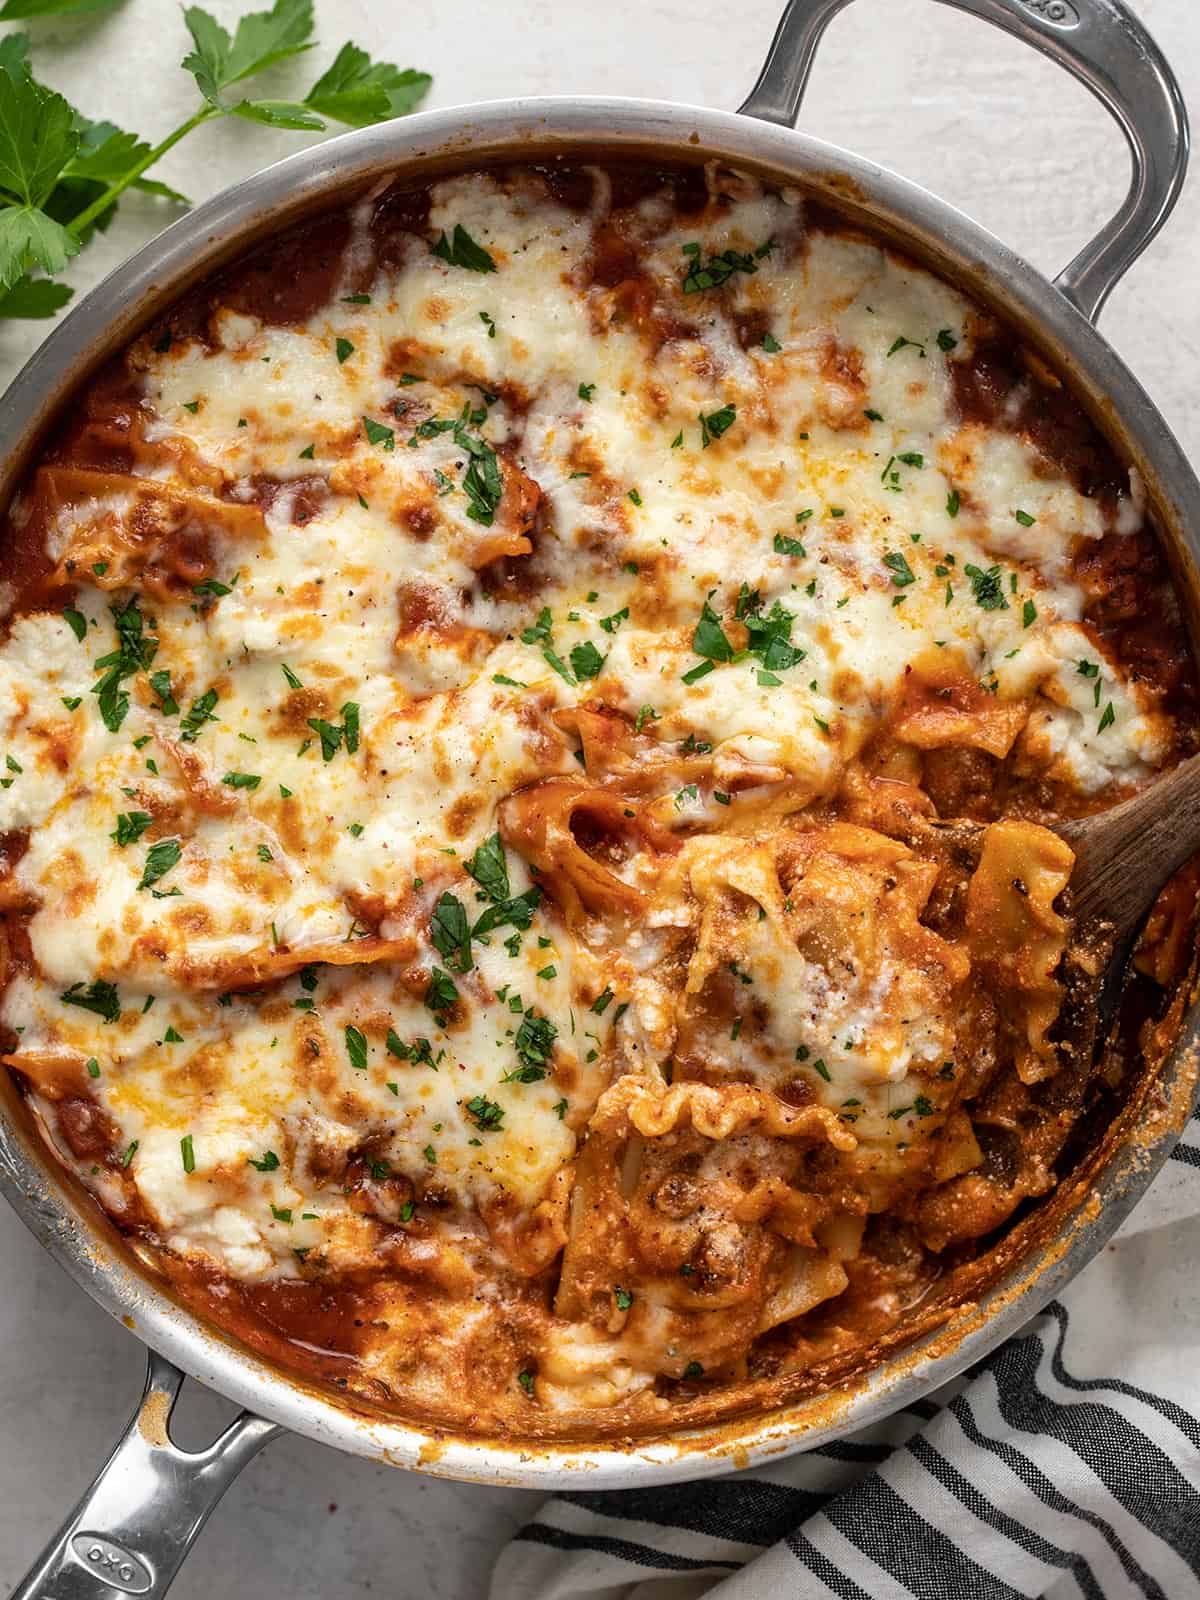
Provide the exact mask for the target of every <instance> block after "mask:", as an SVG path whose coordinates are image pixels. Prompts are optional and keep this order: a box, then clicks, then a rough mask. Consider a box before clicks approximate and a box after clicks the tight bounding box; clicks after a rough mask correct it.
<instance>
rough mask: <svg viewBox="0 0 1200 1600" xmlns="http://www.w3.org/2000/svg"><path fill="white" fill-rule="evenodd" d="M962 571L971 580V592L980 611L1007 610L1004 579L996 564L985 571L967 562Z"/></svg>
mask: <svg viewBox="0 0 1200 1600" xmlns="http://www.w3.org/2000/svg"><path fill="white" fill-rule="evenodd" d="M963 571H964V572H965V573H966V575H967V577H968V578H970V580H971V593H972V594H973V595H974V596H975V604H976V605H977V606H978V607H979V608H980V610H981V611H1007V610H1008V601H1007V600H1006V599H1005V598H1004V580H1003V578H1002V576H1001V573H1000V568H999V567H998V566H995V567H989V568H988V569H987V571H986V572H985V571H984V570H983V569H982V568H981V567H976V566H972V565H971V563H970V562H968V563H967V565H966V566H965V567H964V568H963ZM947 587H948V586H947Z"/></svg>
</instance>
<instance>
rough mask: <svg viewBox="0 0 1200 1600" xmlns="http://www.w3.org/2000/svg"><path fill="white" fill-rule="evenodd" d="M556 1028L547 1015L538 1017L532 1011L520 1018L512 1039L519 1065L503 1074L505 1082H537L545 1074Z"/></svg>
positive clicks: (555, 1035)
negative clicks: (515, 1034) (519, 1023)
mask: <svg viewBox="0 0 1200 1600" xmlns="http://www.w3.org/2000/svg"><path fill="white" fill-rule="evenodd" d="M557 1037H558V1029H557V1028H556V1027H555V1025H554V1024H553V1023H552V1022H551V1021H550V1018H549V1017H538V1016H535V1015H534V1014H533V1012H532V1011H529V1012H526V1014H525V1015H524V1016H523V1017H522V1018H521V1026H520V1027H519V1028H518V1029H517V1036H516V1038H515V1039H514V1041H513V1045H514V1048H515V1049H516V1052H517V1056H518V1058H519V1059H520V1062H521V1065H520V1066H519V1067H517V1068H515V1069H514V1070H513V1071H512V1072H506V1073H505V1075H504V1081H505V1083H509V1082H512V1083H537V1082H538V1081H539V1080H540V1079H542V1078H544V1077H545V1076H546V1065H547V1063H548V1062H549V1060H550V1058H551V1055H552V1054H553V1051H554V1041H555V1039H556V1038H557Z"/></svg>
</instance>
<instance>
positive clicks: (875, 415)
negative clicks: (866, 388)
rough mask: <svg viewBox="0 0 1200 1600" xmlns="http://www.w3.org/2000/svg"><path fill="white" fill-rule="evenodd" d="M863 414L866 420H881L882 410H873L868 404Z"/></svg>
mask: <svg viewBox="0 0 1200 1600" xmlns="http://www.w3.org/2000/svg"><path fill="white" fill-rule="evenodd" d="M863 416H864V417H866V419H867V421H868V422H882V421H883V412H882V411H875V410H873V409H872V408H871V407H870V406H868V407H867V409H866V410H865V411H864V412H863Z"/></svg>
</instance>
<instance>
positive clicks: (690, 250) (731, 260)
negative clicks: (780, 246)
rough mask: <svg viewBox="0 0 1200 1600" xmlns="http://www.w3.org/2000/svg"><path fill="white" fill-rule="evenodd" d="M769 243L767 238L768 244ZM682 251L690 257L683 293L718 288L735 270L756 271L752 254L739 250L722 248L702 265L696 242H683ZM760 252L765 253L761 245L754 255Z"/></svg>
mask: <svg viewBox="0 0 1200 1600" xmlns="http://www.w3.org/2000/svg"><path fill="white" fill-rule="evenodd" d="M769 244H770V241H769V240H768V246H769ZM683 253H684V255H686V256H690V257H691V258H692V259H691V263H690V265H689V266H688V269H687V272H686V273H685V274H684V279H683V292H684V294H699V293H700V292H701V291H702V290H704V289H719V288H720V287H721V285H722V284H723V283H728V281H729V279H730V278H732V277H733V275H734V273H735V272H745V273H752V272H757V271H758V262H757V261H756V260H755V259H754V256H748V255H744V254H743V253H742V252H741V251H740V250H722V251H720V252H719V253H718V254H717V255H713V256H709V258H708V260H707V261H706V262H705V263H704V264H703V265H701V261H700V246H699V245H698V244H685V245H684V246H683ZM760 253H762V254H764V255H765V254H766V253H767V251H766V249H764V247H763V246H761V245H760V246H759V249H758V250H756V251H755V255H758V254H760Z"/></svg>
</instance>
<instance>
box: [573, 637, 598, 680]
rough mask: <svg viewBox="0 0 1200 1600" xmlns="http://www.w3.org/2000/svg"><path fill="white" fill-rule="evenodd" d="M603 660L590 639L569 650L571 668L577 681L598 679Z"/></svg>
mask: <svg viewBox="0 0 1200 1600" xmlns="http://www.w3.org/2000/svg"><path fill="white" fill-rule="evenodd" d="M605 659H606V658H605V657H604V656H602V655H601V654H600V652H599V650H597V649H596V646H595V645H594V644H593V643H592V642H591V640H590V639H588V640H585V641H584V643H583V644H577V645H573V646H572V648H571V668H572V671H573V672H574V673H575V676H576V677H577V678H579V679H586V678H596V677H598V676H599V675H600V671H601V669H602V668H603V666H604V662H605Z"/></svg>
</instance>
